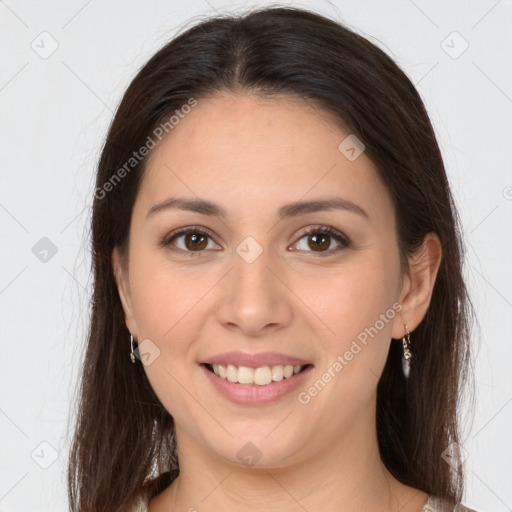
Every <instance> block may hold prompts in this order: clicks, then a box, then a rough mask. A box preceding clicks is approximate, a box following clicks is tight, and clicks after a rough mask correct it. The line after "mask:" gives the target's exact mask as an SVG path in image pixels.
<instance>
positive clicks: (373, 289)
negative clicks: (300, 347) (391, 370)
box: [302, 251, 400, 366]
mask: <svg viewBox="0 0 512 512" xmlns="http://www.w3.org/2000/svg"><path fill="white" fill-rule="evenodd" d="M398 275H399V274H398V265H394V262H393V261H390V258H389V257H387V256H386V255H383V254H382V253H378V252H377V251H375V252H372V251H369V252H368V253H367V254H366V255H365V256H364V257H363V255H360V257H359V258H357V263H356V258H354V264H347V265H345V266H344V267H343V268H342V269H341V270H339V271H337V272H331V273H329V274H325V275H324V276H323V277H322V276H321V277H320V279H315V280H308V281H305V282H304V284H303V286H304V287H303V292H302V293H303V294H304V295H303V296H309V297H311V298H312V299H311V301H308V305H309V306H310V308H311V310H312V311H313V312H314V313H315V314H316V315H317V316H318V317H319V318H320V319H321V320H322V323H323V325H324V326H325V329H324V331H323V332H324V335H323V336H322V339H323V340H324V343H323V345H324V346H323V349H324V350H325V351H326V352H328V353H329V356H330V359H331V360H332V359H335V358H336V357H337V356H338V355H340V354H343V353H344V352H345V351H346V350H348V349H349V348H350V347H351V346H352V343H353V342H354V341H355V340H356V341H357V340H358V341H359V345H360V346H361V347H362V348H363V347H364V350H361V351H360V352H358V354H359V355H358V356H357V358H358V359H361V360H363V359H367V361H366V362H367V363H368V364H369V363H370V361H371V360H374V362H373V363H372V366H374V365H377V366H379V365H380V364H381V363H382V362H383V361H385V358H386V354H387V350H388V347H389V343H388V342H389V340H390V337H391V334H390V333H391V327H392V323H393V319H394V318H395V317H396V313H397V310H398V308H399V307H400V306H399V305H397V304H396V303H395V301H396V296H397V283H398ZM319 287H321V288H319ZM313 290H315V293H309V294H308V291H313ZM320 290H321V291H320ZM394 304H395V307H393V305H394ZM367 348H370V350H367ZM354 350H357V348H355V349H354ZM363 353H364V354H363ZM363 364H364V363H363Z"/></svg>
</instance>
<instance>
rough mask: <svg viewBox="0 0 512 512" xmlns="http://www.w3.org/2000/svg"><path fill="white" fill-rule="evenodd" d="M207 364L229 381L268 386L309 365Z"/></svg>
mask: <svg viewBox="0 0 512 512" xmlns="http://www.w3.org/2000/svg"><path fill="white" fill-rule="evenodd" d="M205 366H206V368H207V369H208V370H210V371H211V372H213V373H214V374H215V375H217V376H218V377H220V378H222V379H225V380H227V381H229V382H233V383H238V384H257V385H258V386H266V385H268V384H270V383H272V382H279V381H281V380H283V379H289V378H291V377H293V376H294V375H296V374H297V373H300V372H301V371H302V370H304V369H305V368H306V366H309V365H299V364H297V365H291V364H287V365H282V364H276V365H273V366H260V367H258V368H251V367H249V366H235V365H232V364H206V365H205Z"/></svg>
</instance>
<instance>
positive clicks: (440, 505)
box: [133, 494, 477, 512]
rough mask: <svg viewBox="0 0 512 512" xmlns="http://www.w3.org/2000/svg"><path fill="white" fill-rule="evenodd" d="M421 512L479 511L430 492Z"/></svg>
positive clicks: (143, 510) (141, 511) (142, 507)
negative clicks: (453, 503)
mask: <svg viewBox="0 0 512 512" xmlns="http://www.w3.org/2000/svg"><path fill="white" fill-rule="evenodd" d="M133 512H148V502H147V501H145V500H142V499H141V501H140V502H139V503H138V504H137V505H136V506H135V507H134V509H133ZM420 512H477V511H476V510H473V509H472V508H467V507H465V506H464V505H461V504H458V505H455V506H452V505H450V504H449V503H448V502H447V501H446V500H444V499H443V498H440V497H438V496H434V495H431V494H429V495H428V498H427V502H426V503H425V505H423V508H422V509H421V510H420Z"/></svg>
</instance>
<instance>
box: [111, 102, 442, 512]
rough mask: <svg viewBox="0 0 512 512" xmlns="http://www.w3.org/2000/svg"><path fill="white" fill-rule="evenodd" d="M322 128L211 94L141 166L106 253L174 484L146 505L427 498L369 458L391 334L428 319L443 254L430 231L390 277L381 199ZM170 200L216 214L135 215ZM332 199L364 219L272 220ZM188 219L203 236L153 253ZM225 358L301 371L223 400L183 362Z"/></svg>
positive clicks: (359, 506)
mask: <svg viewBox="0 0 512 512" xmlns="http://www.w3.org/2000/svg"><path fill="white" fill-rule="evenodd" d="M329 119H330V118H329V116H328V115H327V114H326V113H325V112H322V111H320V110H319V109H315V108H314V107H313V106H312V105H311V104H309V103H306V102H303V101H301V100H300V99H296V98H294V97H291V96H290V97H277V96H276V97H273V98H272V99H268V98H265V99H261V98H258V97H256V96H255V95H252V94H249V93H243V94H228V93H222V94H217V95H216V96H214V97H211V98H209V99H201V100H198V105H197V106H196V107H195V108H194V109H192V111H191V112H190V113H189V114H188V115H187V116H186V117H185V118H184V119H182V120H181V121H180V123H179V125H177V126H176V127H175V128H174V129H173V131H172V132H171V133H170V134H169V136H168V137H167V138H165V139H163V141H162V143H161V144H160V145H159V146H157V147H156V148H155V149H154V150H153V151H152V154H151V155H150V160H149V163H148V168H147V171H146V174H145V176H144V178H143V181H142V185H141V188H140V191H139V193H138V196H137V198H136V202H135V204H134V209H133V214H132V219H131V226H130V245H129V251H128V254H127V259H124V258H123V257H122V255H121V254H120V253H119V251H118V250H117V249H116V250H114V252H113V254H112V264H113V267H114V270H115V274H116V280H117V283H118V289H119V293H120V297H121V300H122V304H123V308H124V312H125V318H126V324H127V326H128V328H129V330H130V332H131V333H132V334H133V336H134V338H135V339H136V340H139V342H140V341H142V340H145V339H150V340H151V342H152V343H154V344H155V345H156V346H157V347H158V349H159V350H160V355H159V356H158V357H157V358H156V359H155V360H154V361H153V362H152V363H151V364H150V365H147V366H144V369H145V371H146V374H147V377H148V379H149V381H150V383H151V385H152V387H153V389H154V390H155V392H156V394H157V396H158V397H159V399H160V401H161V402H162V404H163V405H164V407H165V408H166V409H167V410H168V411H169V413H170V414H171V415H172V416H173V418H174V419H175V423H176V436H177V442H178V452H179V459H180V471H181V473H180V476H179V477H178V478H177V479H176V481H175V482H174V483H173V484H172V485H171V486H170V487H169V488H168V489H166V490H165V491H163V492H162V493H161V494H160V495H158V496H157V497H155V498H154V499H153V500H152V501H151V502H150V506H149V511H150V512H158V511H163V510H166V511H169V510H189V509H191V507H195V509H197V510H201V511H210V510H211V511H218V510H223V511H231V510H233V511H234V510H237V511H241V510H242V511H243V510H263V509H264V510H265V511H273V510H281V511H282V510H290V511H292V510H297V511H301V510H310V511H312V510H324V511H331V510H332V511H334V510H343V511H345V512H351V511H354V512H356V511H357V512H361V511H377V510H378V511H383V510H387V511H398V510H400V511H402V512H417V511H419V510H420V509H421V508H422V506H423V504H424V503H425V501H426V499H427V495H426V494H425V493H424V492H422V491H420V490H418V489H414V488H412V487H408V486H405V485H403V484H401V483H400V482H398V481H397V480H396V479H395V478H393V477H392V476H391V474H390V473H389V472H388V471H387V470H386V468H385V466H384V465H383V463H382V461H381V459H380V456H379V451H378V444H377V435H376V428H375V415H376V412H375V407H376V389H377V383H378V379H379V377H380V375H381V373H382V370H383V367H384V365H385V362H386V358H387V354H388V351H389V346H390V344H391V343H392V338H395V339H400V338H402V337H403V336H404V335H405V327H404V324H407V326H408V328H409V330H410V331H411V333H413V331H414V329H415V328H416V327H417V325H418V324H419V323H420V322H421V320H422V318H423V317H424V315H425V313H426V310H427V308H428V304H429V301H430V298H431V294H432V288H433V286H434V282H435V277H436V274H437V271H438V268H439V263H440V259H441V246H440V243H439V240H438V238H437V236H435V235H434V234H429V235H428V236H427V237H426V238H425V241H424V244H423V246H422V248H421V249H420V250H419V251H418V253H417V254H415V255H413V256H411V258H410V260H409V263H410V268H409V270H407V271H404V269H402V268H401V267H400V260H399V252H398V245H397V240H396V224H395V214H394V207H393V203H392V201H391V197H390V195H389V193H388V191H387V189H386V188H385V186H384V184H383V183H382V181H381V180H380V178H379V176H378V174H377V171H376V169H375V167H374V165H373V163H372V162H371V161H370V160H369V159H368V158H367V156H366V155H365V154H364V153H363V154H361V155H360V156H359V157H358V158H357V159H356V160H354V161H350V160H349V159H347V158H346V157H345V156H344V155H343V154H342V153H341V152H340V151H339V150H338V146H339V144H340V143H341V142H342V141H343V140H344V139H345V137H346V136H347V135H348V133H347V132H345V131H343V130H342V129H340V127H339V126H336V125H335V124H334V123H332V122H330V121H329ZM171 196H173V197H186V198H191V199H197V198H198V197H199V198H201V199H203V200H209V201H212V202H214V203H217V204H218V205H220V206H222V207H223V208H224V209H225V210H226V211H227V217H226V219H220V218H217V217H210V216H207V215H203V214H199V213H196V212H191V211H183V210H178V209H168V210H164V211H161V212H158V213H155V214H154V215H151V216H149V217H147V212H148V210H149V209H150V208H151V207H152V206H153V205H155V204H156V203H158V202H160V201H163V200H165V199H167V198H169V197H171ZM332 196H337V197H342V198H344V199H346V200H349V201H352V202H353V203H355V204H357V205H358V206H359V207H361V208H362V209H364V210H365V211H366V212H367V214H368V217H365V216H363V215H359V214H357V213H354V212H351V211H347V210H342V209H340V210H326V211H321V212H315V213H307V214H304V215H301V216H299V217H296V218H288V219H283V220H280V219H279V217H278V214H277V212H278V210H279V208H280V207H281V206H282V205H283V204H285V203H291V202H296V201H299V200H312V199H319V198H326V197H332ZM322 225H324V226H325V225H327V226H332V227H333V228H335V229H336V230H338V231H340V232H341V233H343V234H344V235H345V236H347V237H348V238H349V239H350V244H349V246H348V247H344V246H343V245H342V244H341V243H340V242H337V241H336V240H335V239H334V238H330V244H329V239H328V240H327V243H326V244H325V245H324V246H322V248H321V249H320V250H318V249H317V250H315V248H316V246H315V244H314V242H312V241H311V238H312V237H311V236H308V235H306V236H304V235H303V234H302V232H303V231H304V230H305V228H309V227H318V226H322ZM188 226H201V227H202V228H205V229H207V230H208V231H209V232H210V233H211V237H210V238H206V241H207V243H208V245H207V246H206V242H205V244H204V245H203V246H202V247H205V246H206V248H202V249H201V250H199V251H198V250H194V248H193V244H191V243H190V242H189V245H188V246H187V245H185V241H186V238H185V236H183V235H182V236H181V237H180V238H178V239H175V240H174V242H173V244H174V245H172V244H171V245H169V246H167V247H161V246H159V241H160V240H161V239H162V238H164V237H165V236H166V235H168V234H169V233H171V232H172V231H173V230H176V229H178V228H181V227H188ZM317 233H320V234H321V233H322V230H321V228H319V229H318V231H317ZM247 236H252V237H253V238H254V239H255V240H256V241H257V242H258V244H259V245H260V246H261V248H262V249H263V252H262V254H261V255H260V256H259V257H258V258H257V259H256V260H255V261H254V262H252V263H247V262H246V261H245V260H244V259H242V258H241V257H240V256H239V254H238V253H237V252H236V248H237V246H238V245H239V244H240V243H241V242H242V241H243V240H244V239H245V238H246V237H247ZM173 246H174V248H175V251H172V250H171V247H173ZM190 247H192V249H190ZM337 248H341V249H340V250H338V251H336V249H337ZM180 249H181V252H180ZM187 250H188V253H187V252H186V251H187ZM201 251H202V252H201ZM395 303H398V304H400V305H401V306H402V309H401V310H400V311H399V312H398V313H397V314H396V315H395V317H394V318H393V319H392V320H391V321H389V322H388V323H385V325H384V328H382V329H381V330H380V331H379V332H378V334H377V335H375V336H374V337H373V338H370V340H369V342H368V344H367V345H366V346H364V348H363V349H362V350H361V351H360V352H359V353H358V354H357V355H356V356H354V358H353V359H352V360H351V361H350V362H349V364H347V365H346V366H345V367H344V368H343V370H342V371H340V372H338V373H337V374H336V376H335V377H334V378H333V379H332V380H331V381H330V382H329V383H328V385H326V386H325V388H324V389H323V390H322V391H321V392H320V393H318V394H317V396H315V397H314V398H312V399H311V401H310V402H309V403H308V404H306V405H303V404H301V403H299V401H298V400H297V394H298V392H299V391H303V390H305V389H306V390H307V388H308V387H309V386H311V385H312V383H314V382H315V381H316V380H317V379H319V378H320V376H321V375H322V374H323V373H324V372H325V371H326V370H327V369H328V368H329V367H330V366H332V364H333V362H334V361H335V360H336V358H337V357H338V356H339V355H343V354H344V353H345V352H346V350H348V349H349V348H350V346H351V343H352V341H353V340H355V339H356V337H357V335H358V334H359V333H361V332H362V331H364V329H365V328H368V327H369V326H373V325H374V324H375V322H376V320H378V319H379V317H380V315H381V314H383V313H385V312H386V311H387V310H389V308H391V307H392V305H393V304H395ZM412 339H413V345H412V351H413V354H414V333H413V334H412ZM395 343H398V342H396V341H395ZM231 350H242V351H245V352H252V353H254V352H265V351H277V352H282V353H285V354H289V355H295V356H298V357H301V358H303V359H306V360H308V361H310V362H311V363H312V364H314V369H313V371H311V372H310V374H309V376H308V377H307V380H306V383H305V385H304V386H301V388H300V389H299V390H298V391H297V392H295V391H294V392H292V393H290V394H289V395H286V396H284V397H283V398H281V399H280V400H279V401H278V402H276V403H271V404H267V405H263V406H261V405H260V406H245V405H236V404H233V403H231V402H230V401H228V399H226V398H225V397H223V396H222V395H220V394H219V393H218V391H217V390H216V389H215V388H214V387H213V386H212V384H211V383H210V382H209V380H208V379H207V378H206V377H205V375H204V373H203V370H202V369H201V368H200V367H199V365H198V363H199V362H201V361H204V360H205V359H207V358H208V357H209V356H212V355H214V354H218V353H221V352H225V351H231ZM248 442H251V443H252V444H253V445H254V446H256V447H257V449H258V450H259V452H260V453H261V458H260V460H259V461H258V462H257V464H256V465H254V466H247V465H244V463H243V462H242V461H241V460H239V458H238V457H237V452H238V451H239V450H240V449H241V448H242V447H243V446H244V445H245V444H246V443H248ZM191 510H192V509H191Z"/></svg>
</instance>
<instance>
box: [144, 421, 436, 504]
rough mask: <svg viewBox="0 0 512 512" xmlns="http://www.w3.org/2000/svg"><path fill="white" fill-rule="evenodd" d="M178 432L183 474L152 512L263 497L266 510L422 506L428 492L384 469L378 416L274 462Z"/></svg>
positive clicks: (257, 501)
mask: <svg viewBox="0 0 512 512" xmlns="http://www.w3.org/2000/svg"><path fill="white" fill-rule="evenodd" d="M361 424H363V425H368V428H367V429H364V428H361ZM179 434H181V435H179ZM177 438H178V439H179V442H178V455H179V460H180V475H179V477H178V478H177V479H176V480H175V481H174V482H173V484H172V485H171V486H170V487H169V488H168V489H166V490H165V491H164V492H163V493H161V494H160V495H158V496H157V497H155V498H154V499H153V500H152V501H151V503H150V508H149V511H150V512H159V511H160V510H166V511H167V512H170V511H176V510H187V511H188V510H190V511H191V512H192V511H194V510H196V511H197V510H200V511H201V512H209V511H215V512H218V511H219V510H222V511H226V512H230V511H242V512H246V511H250V510H251V511H253V510H254V509H255V508H254V506H255V504H264V505H265V511H266V512H273V511H274V510H275V511H282V510H298V511H299V510H326V511H327V510H337V511H340V510H342V511H343V512H361V511H368V512H370V511H372V512H373V511H375V512H377V511H378V512H383V511H389V512H392V511H393V512H394V511H400V512H417V511H419V510H420V509H421V507H422V506H423V504H424V503H425V501H426V499H427V495H426V493H424V492H422V491H418V490H417V489H414V488H412V487H408V486H405V485H404V484H402V483H400V482H398V481H397V480H396V479H395V478H394V477H393V476H392V475H391V474H390V473H389V471H388V470H387V469H386V467H385V466H384V464H383V463H382V460H381V459H380V454H379V449H378V442H377V437H376V430H375V422H373V421H367V422H362V423H361V422H354V424H353V427H352V428H351V429H350V430H349V431H346V432H344V433H343V434H342V435H339V436H338V437H336V436H333V439H336V442H333V443H332V444H329V445H327V446H325V441H324V442H323V443H324V444H323V448H322V449H318V450H316V451H315V450H314V451H313V452H314V453H312V454H310V455H309V456H305V457H303V458H301V460H300V462H297V463H294V464H291V465H287V466H282V467H272V468H258V467H257V465H255V466H253V467H240V465H236V464H233V463H230V462H229V461H226V460H225V459H222V458H220V457H218V456H217V455H216V454H215V453H214V452H212V451H210V450H206V449H205V448H204V447H203V446H200V445H198V443H197V442H195V441H194V440H193V439H191V438H189V437H188V436H187V434H186V432H179V430H177ZM319 446H322V445H320V444H319ZM305 448H306V447H305Z"/></svg>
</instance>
